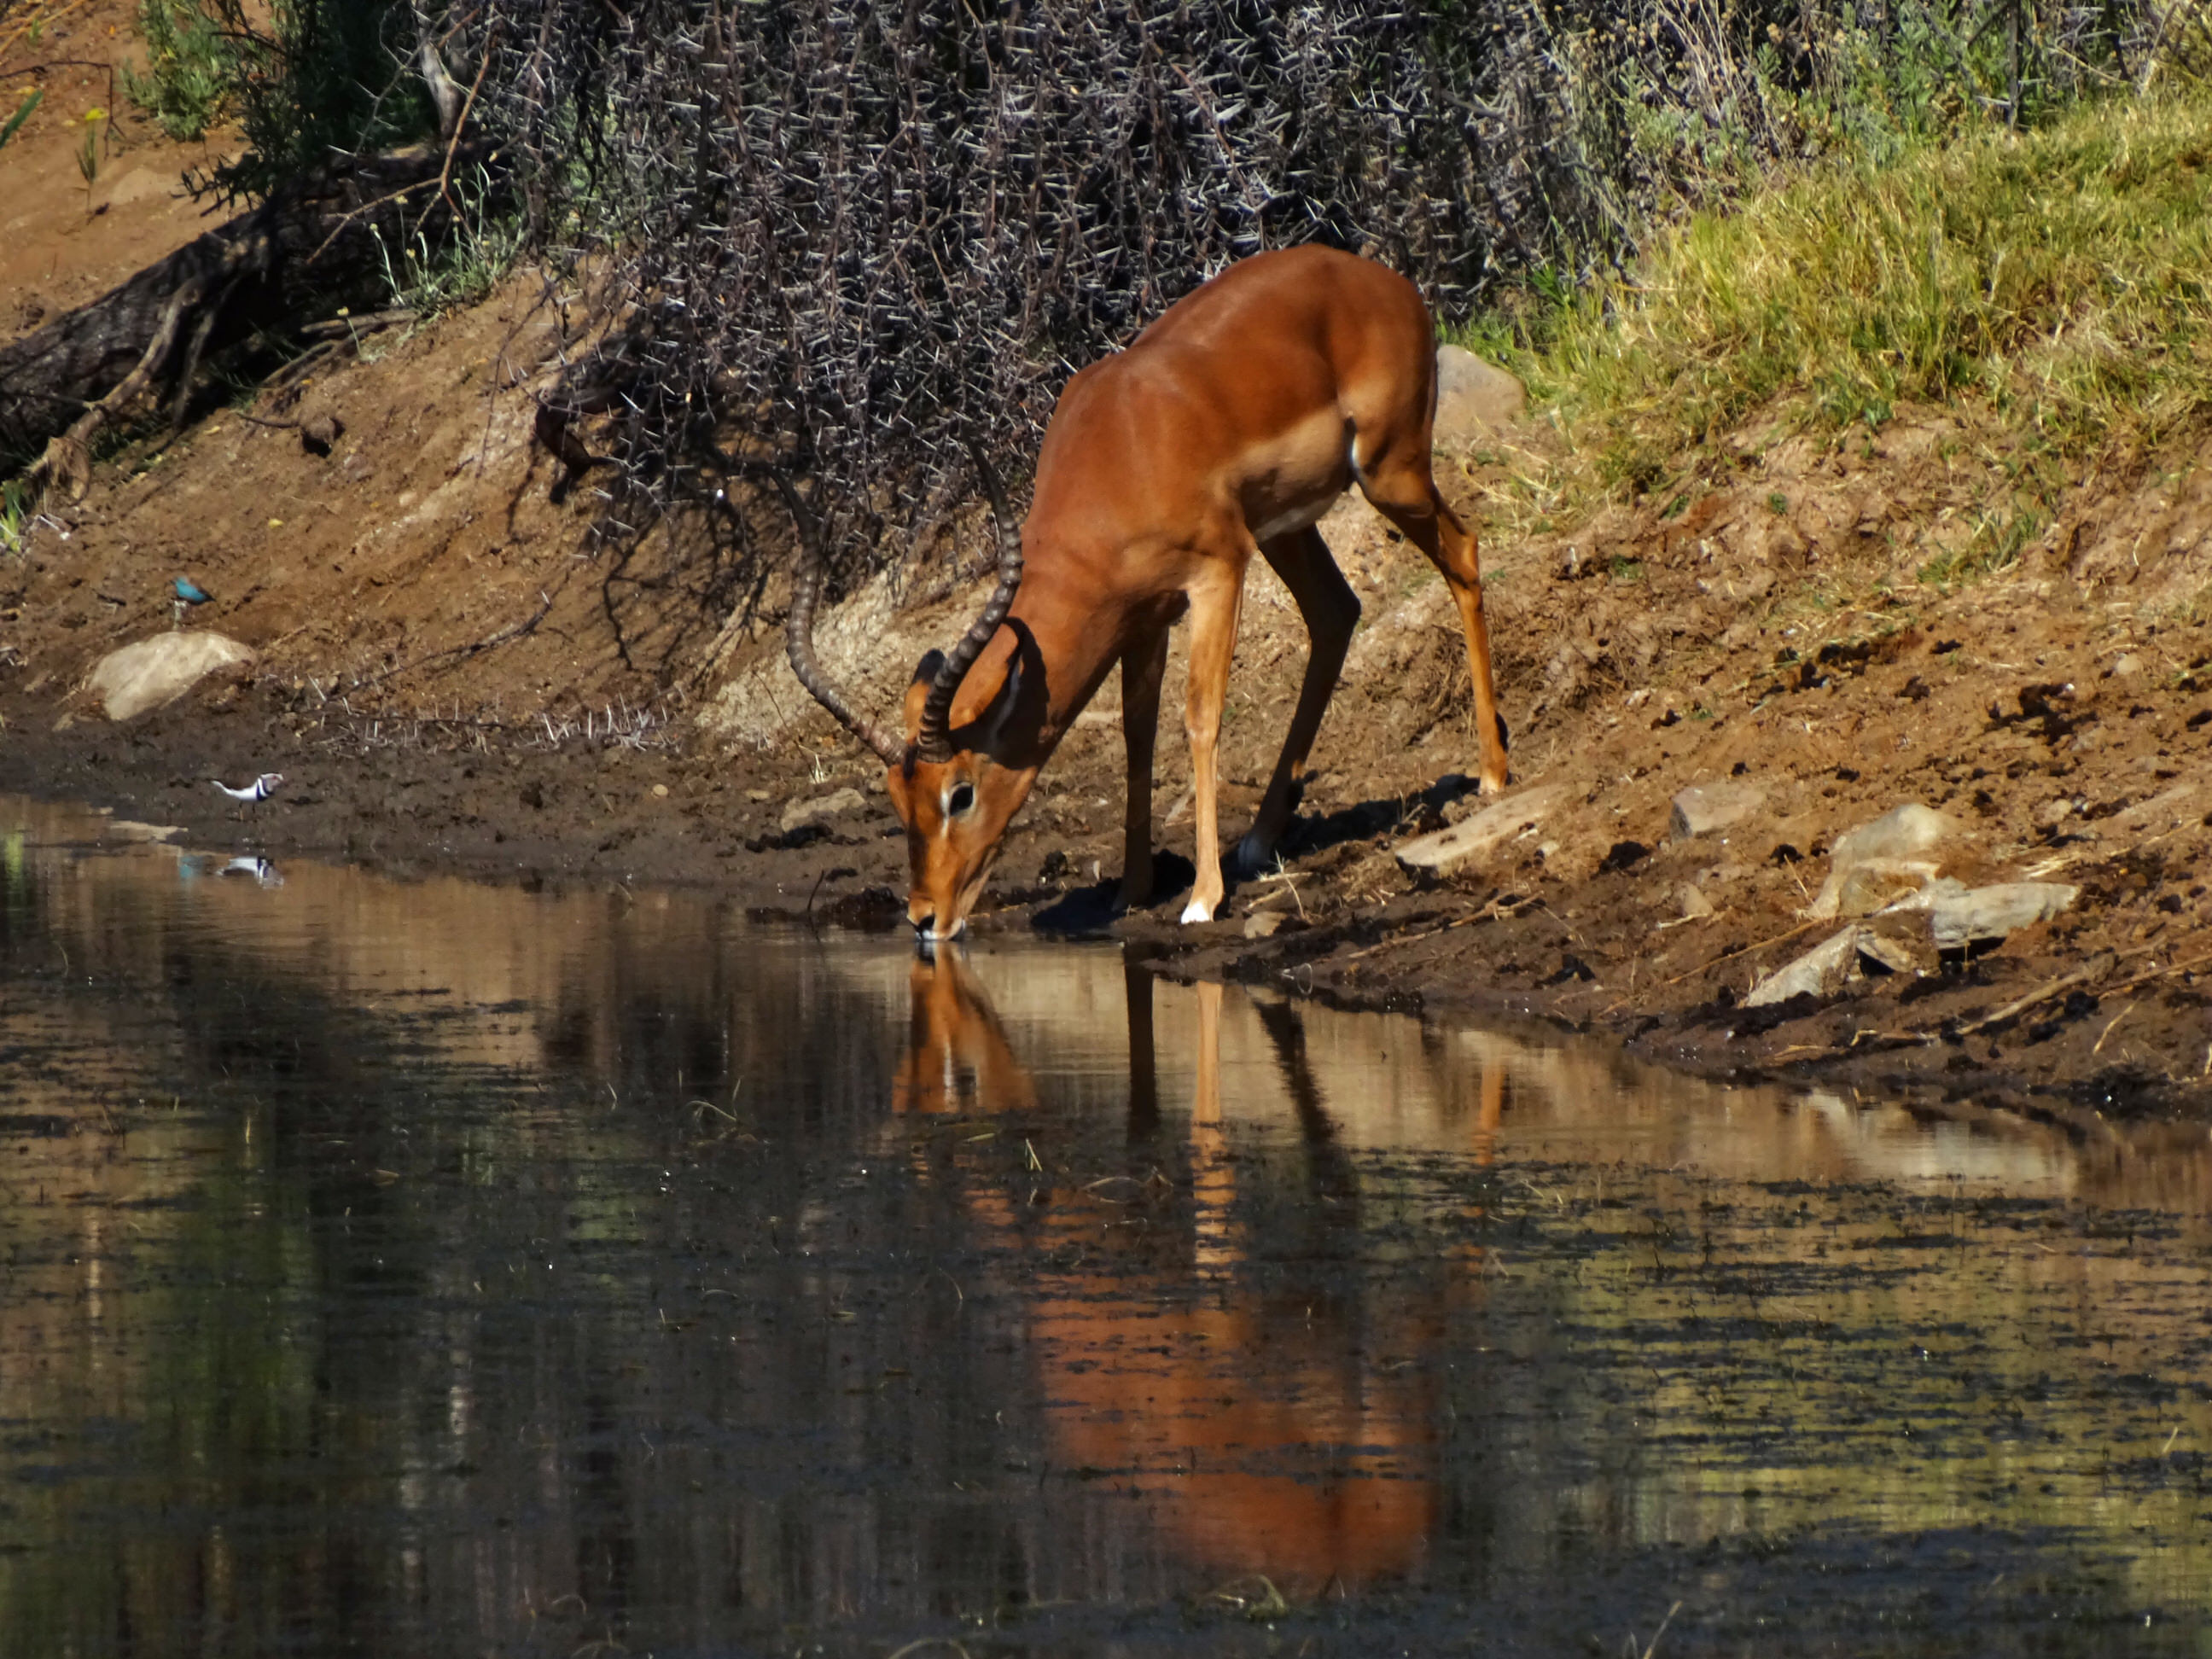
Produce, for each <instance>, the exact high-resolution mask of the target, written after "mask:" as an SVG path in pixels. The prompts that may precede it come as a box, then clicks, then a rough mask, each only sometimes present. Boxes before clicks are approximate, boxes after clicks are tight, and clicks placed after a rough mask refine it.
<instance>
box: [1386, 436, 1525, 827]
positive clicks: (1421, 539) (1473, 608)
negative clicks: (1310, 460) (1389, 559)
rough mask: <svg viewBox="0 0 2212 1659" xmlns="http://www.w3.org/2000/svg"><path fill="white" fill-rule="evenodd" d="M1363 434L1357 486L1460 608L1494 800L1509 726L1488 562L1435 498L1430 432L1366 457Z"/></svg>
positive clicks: (1485, 787) (1488, 789)
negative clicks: (1486, 585) (1501, 696)
mask: <svg viewBox="0 0 2212 1659" xmlns="http://www.w3.org/2000/svg"><path fill="white" fill-rule="evenodd" d="M1365 439H1366V435H1365V434H1364V433H1363V434H1362V435H1361V436H1360V439H1359V441H1358V447H1356V448H1355V451H1354V458H1355V459H1356V460H1357V462H1358V475H1359V487H1360V489H1361V490H1362V491H1364V493H1365V495H1366V496H1367V499H1368V500H1369V501H1372V502H1373V503H1374V504H1375V510H1376V512H1378V513H1381V514H1382V515H1383V517H1384V518H1386V519H1388V520H1390V522H1391V523H1392V524H1394V525H1395V526H1398V528H1399V529H1400V530H1401V531H1402V532H1404V533H1405V536H1406V538H1407V540H1408V541H1410V542H1412V543H1413V545H1414V546H1416V547H1418V548H1419V549H1420V550H1421V551H1422V552H1423V553H1425V554H1426V555H1427V556H1428V559H1429V562H1430V563H1431V564H1433V565H1435V566H1436V568H1437V569H1438V570H1440V571H1442V572H1443V578H1444V580H1445V581H1446V582H1447V583H1448V584H1449V586H1450V587H1451V594H1452V599H1454V601H1455V602H1456V603H1457V605H1459V620H1460V627H1461V629H1462V630H1463V631H1464V632H1465V634H1466V635H1467V667H1468V676H1469V678H1472V679H1473V680H1474V729H1475V737H1476V740H1477V742H1478V744H1480V748H1481V751H1482V766H1481V772H1482V793H1485V794H1486V795H1494V794H1496V793H1498V791H1499V790H1501V789H1503V788H1504V787H1505V784H1506V777H1507V774H1506V765H1505V724H1504V721H1503V720H1500V719H1499V718H1498V688H1497V686H1496V684H1494V683H1493V682H1492V679H1491V677H1490V629H1489V628H1488V626H1487V625H1486V623H1484V621H1483V618H1482V562H1481V560H1480V558H1479V557H1478V556H1477V554H1476V551H1475V544H1474V532H1472V531H1470V530H1468V528H1467V526H1464V525H1462V523H1460V521H1459V520H1458V518H1457V517H1456V516H1455V514H1454V513H1453V512H1452V510H1451V508H1449V507H1447V506H1445V505H1444V498H1443V496H1442V495H1439V494H1437V483H1436V479H1435V478H1434V477H1433V476H1431V473H1430V471H1429V433H1428V428H1427V427H1426V425H1425V424H1424V425H1423V426H1422V428H1421V429H1420V431H1419V435H1418V441H1401V442H1395V443H1389V444H1386V445H1382V446H1378V447H1377V453H1375V454H1373V455H1371V456H1370V455H1364V454H1360V453H1358V448H1360V447H1364V443H1365Z"/></svg>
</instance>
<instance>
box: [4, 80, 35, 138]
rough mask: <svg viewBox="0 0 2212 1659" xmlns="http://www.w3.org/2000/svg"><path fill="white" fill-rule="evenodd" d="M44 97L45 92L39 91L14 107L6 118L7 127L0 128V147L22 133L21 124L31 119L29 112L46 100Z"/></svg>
mask: <svg viewBox="0 0 2212 1659" xmlns="http://www.w3.org/2000/svg"><path fill="white" fill-rule="evenodd" d="M45 100H46V93H45V91H44V90H43V89H41V90H40V91H37V92H33V93H32V94H30V95H29V96H27V98H25V99H24V100H23V101H22V102H21V103H20V104H18V105H16V106H15V113H14V114H13V115H11V116H9V118H8V125H6V126H4V127H0V146H4V145H5V144H6V143H7V142H8V141H9V139H10V138H13V137H15V135H16V134H17V133H18V132H20V131H22V127H23V123H24V122H26V121H27V120H29V119H30V118H31V112H32V111H33V110H35V109H37V108H38V106H40V104H41V103H43V102H44V101H45Z"/></svg>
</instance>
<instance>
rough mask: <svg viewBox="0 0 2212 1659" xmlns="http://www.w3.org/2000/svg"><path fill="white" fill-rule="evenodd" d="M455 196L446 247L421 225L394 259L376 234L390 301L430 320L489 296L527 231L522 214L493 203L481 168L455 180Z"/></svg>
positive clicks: (508, 265) (489, 187) (489, 180)
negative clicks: (433, 243)
mask: <svg viewBox="0 0 2212 1659" xmlns="http://www.w3.org/2000/svg"><path fill="white" fill-rule="evenodd" d="M453 197H454V201H455V206H456V209H457V211H456V212H455V214H454V217H453V237H452V240H451V241H450V243H449V244H448V245H447V246H446V247H445V248H444V249H442V250H438V249H434V248H433V247H432V246H430V243H429V240H428V238H427V237H426V236H424V235H423V234H422V232H421V231H420V230H417V231H416V234H414V236H413V237H411V238H410V239H409V240H407V241H405V242H404V243H402V244H400V246H399V248H398V257H397V258H394V256H393V250H392V248H390V247H388V246H386V245H385V240H384V238H383V236H382V235H381V234H378V235H377V239H376V241H377V248H378V250H379V252H380V254H381V256H382V258H383V260H384V280H385V283H386V286H388V287H389V288H390V289H391V290H392V304H393V305H395V306H398V307H405V308H406V309H408V310H410V311H414V312H416V313H419V314H420V315H421V316H422V317H423V318H424V319H428V318H431V317H435V316H438V315H440V314H441V313H445V312H447V311H452V310H454V309H456V308H458V307H462V306H470V305H474V304H475V303H476V302H477V301H479V300H482V299H483V298H484V297H485V296H486V295H489V293H490V292H491V291H492V289H494V288H495V287H497V286H498V284H499V281H500V279H501V277H503V276H506V275H507V272H508V271H509V270H512V269H513V265H514V261H515V259H516V258H517V257H518V256H519V255H520V253H521V252H522V246H523V241H524V239H525V236H526V227H525V225H524V223H523V222H522V218H521V216H520V214H514V213H509V214H501V213H500V212H498V211H497V210H495V209H494V208H493V207H492V206H491V198H492V182H491V178H490V175H489V173H485V172H484V170H483V168H481V167H479V168H477V170H476V171H475V173H474V174H473V176H472V177H471V178H468V179H458V180H456V181H455V183H454V185H453Z"/></svg>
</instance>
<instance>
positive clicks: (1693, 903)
mask: <svg viewBox="0 0 2212 1659" xmlns="http://www.w3.org/2000/svg"><path fill="white" fill-rule="evenodd" d="M1675 896H1676V897H1678V898H1679V899H1680V900H1681V902H1682V920H1683V921H1703V920H1704V919H1705V917H1707V916H1710V915H1713V914H1714V910H1713V902H1712V901H1711V899H1709V898H1707V897H1706V896H1705V889H1704V888H1702V887H1700V886H1699V885H1698V884H1697V883H1695V882H1693V881H1686V882H1684V883H1683V884H1682V885H1681V887H1680V890H1678V891H1677V893H1676V895H1675Z"/></svg>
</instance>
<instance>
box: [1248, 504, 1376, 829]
mask: <svg viewBox="0 0 2212 1659" xmlns="http://www.w3.org/2000/svg"><path fill="white" fill-rule="evenodd" d="M1260 551H1261V553H1262V554H1264V555H1265V556H1266V557H1267V562H1268V563H1269V564H1271V565H1273V567H1274V569H1275V574H1277V575H1278V576H1280V577H1281V578H1282V579H1283V586H1285V587H1287V588H1289V589H1290V590H1291V599H1295V600H1296V601H1297V606H1298V615H1299V616H1301V617H1304V619H1305V624H1306V633H1307V635H1309V636H1310V639H1311V640H1312V642H1313V643H1312V647H1311V649H1310V651H1309V653H1307V656H1306V677H1305V681H1304V684H1302V685H1300V686H1299V688H1298V706H1297V712H1296V713H1295V714H1292V715H1291V729H1290V733H1289V735H1288V736H1286V737H1285V738H1284V739H1283V752H1282V754H1281V756H1280V757H1278V758H1277V760H1276V762H1275V775H1274V776H1273V777H1272V778H1271V779H1269V780H1268V781H1267V796H1266V798H1265V799H1263V800H1261V803H1260V811H1259V815H1258V816H1257V817H1255V818H1254V819H1253V820H1252V828H1251V829H1250V831H1249V833H1248V834H1247V835H1246V836H1245V837H1244V839H1243V841H1241V842H1238V843H1237V866H1238V867H1239V868H1240V869H1243V870H1246V871H1256V870H1260V869H1262V868H1264V867H1265V866H1266V865H1267V860H1269V859H1271V858H1273V856H1274V853H1275V845H1276V843H1277V842H1279V841H1281V840H1282V838H1283V831H1284V830H1285V829H1288V828H1289V827H1290V822H1291V813H1292V812H1294V811H1297V805H1298V792H1299V789H1300V787H1301V786H1302V785H1303V783H1304V780H1305V772H1306V757H1308V756H1309V755H1310V754H1312V753H1313V746H1314V738H1315V737H1316V735H1317V734H1318V733H1319V732H1320V731H1321V717H1322V714H1325V713H1326V712H1328V700H1329V697H1330V696H1331V695H1332V694H1334V691H1335V690H1336V677H1337V675H1338V674H1339V673H1340V671H1342V670H1343V667H1344V653H1346V651H1348V650H1350V649H1351V647H1352V629H1354V628H1356V627H1358V624H1359V598H1358V595H1357V594H1355V593H1354V592H1352V585H1351V584H1350V583H1349V582H1347V581H1346V580H1344V573H1343V572H1341V571H1340V570H1339V569H1338V568H1336V561H1335V559H1334V558H1333V557H1331V556H1330V554H1329V550H1328V543H1327V542H1324V541H1323V540H1322V538H1321V532H1319V531H1318V530H1312V529H1307V530H1300V531H1295V532H1292V533H1291V534H1290V535H1287V536H1279V537H1277V538H1275V539H1274V540H1273V541H1271V542H1263V543H1261V546H1260Z"/></svg>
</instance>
